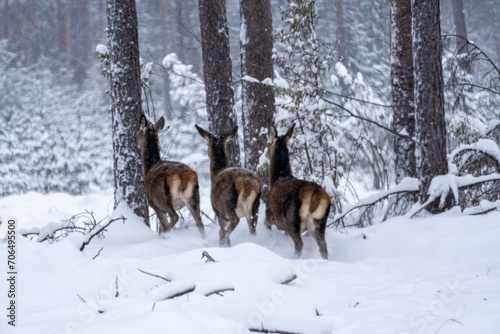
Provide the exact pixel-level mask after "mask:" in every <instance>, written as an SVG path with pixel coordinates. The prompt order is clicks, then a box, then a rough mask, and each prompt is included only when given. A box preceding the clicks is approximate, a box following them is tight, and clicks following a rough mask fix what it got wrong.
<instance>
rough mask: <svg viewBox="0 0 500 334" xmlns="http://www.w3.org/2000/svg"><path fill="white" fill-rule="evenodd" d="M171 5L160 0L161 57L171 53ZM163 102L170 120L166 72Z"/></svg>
mask: <svg viewBox="0 0 500 334" xmlns="http://www.w3.org/2000/svg"><path fill="white" fill-rule="evenodd" d="M171 11H172V6H171V3H170V0H161V1H160V13H161V15H160V16H161V37H162V43H163V44H162V52H163V54H162V58H163V57H165V56H166V55H167V54H169V53H171V52H172V50H171V47H170V46H169V41H173V40H174V39H173V38H172V36H175V32H173V31H172V27H174V26H175V25H174V24H173V22H172V14H171ZM163 103H164V104H165V116H166V117H167V120H169V121H171V120H172V119H173V110H172V104H171V100H170V79H169V77H168V74H167V73H164V74H163Z"/></svg>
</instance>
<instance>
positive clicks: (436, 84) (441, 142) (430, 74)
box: [412, 0, 448, 212]
mask: <svg viewBox="0 0 500 334" xmlns="http://www.w3.org/2000/svg"><path fill="white" fill-rule="evenodd" d="M412 19H413V22H412V24H413V25H412V28H413V52H414V53H413V55H414V56H413V65H414V77H415V112H416V122H415V131H416V137H417V142H416V157H417V173H418V177H419V182H420V184H419V200H420V202H421V203H423V202H425V201H426V200H427V199H428V197H429V195H428V190H429V185H430V183H431V180H432V179H433V177H435V176H437V175H443V174H447V173H448V165H447V160H446V127H445V117H444V91H443V86H444V83H443V69H442V65H441V54H442V45H441V28H440V20H439V0H413V6H412ZM438 204H439V203H433V204H432V205H431V206H429V207H428V209H429V211H431V212H438V211H440V210H441V209H444V208H438Z"/></svg>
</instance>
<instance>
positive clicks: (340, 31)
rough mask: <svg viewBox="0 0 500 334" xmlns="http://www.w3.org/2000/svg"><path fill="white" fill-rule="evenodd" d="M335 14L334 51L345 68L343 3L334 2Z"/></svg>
mask: <svg viewBox="0 0 500 334" xmlns="http://www.w3.org/2000/svg"><path fill="white" fill-rule="evenodd" d="M336 12H337V13H336V14H337V43H336V49H337V54H338V57H339V61H341V62H343V63H344V66H346V67H347V52H346V45H345V44H346V40H345V39H346V37H345V35H346V32H345V21H344V1H343V0H337V1H336Z"/></svg>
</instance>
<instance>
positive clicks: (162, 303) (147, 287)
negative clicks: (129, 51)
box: [0, 179, 500, 333]
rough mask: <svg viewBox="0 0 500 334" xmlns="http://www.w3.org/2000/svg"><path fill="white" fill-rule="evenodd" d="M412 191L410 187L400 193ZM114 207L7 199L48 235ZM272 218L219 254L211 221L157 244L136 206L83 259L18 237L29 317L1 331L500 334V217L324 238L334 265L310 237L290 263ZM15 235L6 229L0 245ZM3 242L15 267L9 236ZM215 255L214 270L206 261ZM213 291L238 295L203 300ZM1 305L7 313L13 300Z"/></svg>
mask: <svg viewBox="0 0 500 334" xmlns="http://www.w3.org/2000/svg"><path fill="white" fill-rule="evenodd" d="M438 183H439V184H447V183H446V182H444V181H443V182H438ZM448 184H449V182H448ZM414 186H415V185H414V180H412V179H407V180H405V181H404V182H402V183H401V184H400V185H399V187H400V188H401V189H410V188H411V189H413V188H414ZM202 190H203V189H202ZM201 193H202V206H204V208H203V209H204V210H208V209H207V208H206V206H207V202H208V201H204V200H203V199H204V196H205V195H203V194H204V193H206V192H205V191H202V192H201ZM378 196H380V195H378ZM112 202H113V201H112V195H111V194H109V193H108V194H95V195H88V196H68V195H65V194H52V195H41V194H37V193H28V194H25V195H16V196H9V197H4V198H1V199H0V212H1V214H2V218H4V219H5V218H6V217H11V216H12V217H16V219H17V224H18V228H19V229H28V228H38V229H43V228H45V226H51V224H54V223H55V222H60V221H61V220H63V219H67V218H69V217H71V216H72V215H74V214H76V213H79V212H81V211H82V210H83V209H86V210H89V211H93V212H94V213H95V215H96V218H98V220H100V219H102V218H104V217H105V216H106V215H108V214H109V203H112ZM483 204H484V205H488V204H487V203H483ZM23 208H24V209H23ZM264 212H265V208H264V205H261V209H260V216H259V224H258V226H257V235H256V236H250V235H249V234H248V227H247V226H246V225H247V224H246V223H245V222H244V221H243V222H240V224H239V225H238V227H237V228H236V230H235V231H234V232H233V234H232V245H233V246H232V247H229V248H220V247H218V228H217V227H216V226H214V225H213V224H208V221H206V219H205V218H204V220H205V223H206V224H208V225H207V226H206V228H207V239H206V240H202V239H201V238H200V237H199V232H198V230H197V228H196V227H195V225H194V222H191V221H188V222H187V223H188V224H187V225H188V226H187V228H176V229H174V230H173V231H172V232H171V233H168V234H165V235H162V236H160V237H158V236H157V235H156V233H154V232H153V231H151V230H150V229H149V228H147V227H146V226H145V225H144V224H142V223H141V222H140V221H139V219H137V218H135V217H134V216H133V214H132V213H131V212H130V210H129V209H128V208H126V207H119V208H118V209H117V211H116V212H114V213H113V215H112V217H115V218H116V217H121V216H122V215H124V216H126V217H127V220H126V221H125V222H124V223H123V222H121V221H116V222H114V223H113V224H111V225H110V226H109V227H108V229H107V231H106V232H105V237H104V238H101V239H99V238H94V239H93V240H92V242H91V243H90V244H89V245H88V246H87V247H86V248H85V250H84V251H83V252H80V251H79V250H78V249H79V245H80V243H81V240H80V239H77V238H75V237H74V236H69V237H67V238H65V239H63V240H62V241H59V242H55V243H52V244H49V243H47V242H43V243H39V242H36V241H35V240H28V239H26V238H23V237H21V236H19V235H18V238H17V250H18V253H19V254H18V259H19V269H18V272H19V276H18V277H19V281H18V286H17V289H18V292H19V294H18V296H19V297H18V305H19V312H18V321H17V326H16V328H15V330H13V329H12V328H11V327H10V326H7V324H6V321H5V319H4V320H3V321H2V322H0V332H1V333H110V332H116V333H137V332H145V333H249V330H248V329H249V328H254V329H262V328H265V329H267V330H276V331H288V332H297V333H436V332H438V333H498V332H500V318H499V317H498V314H500V243H499V242H498V240H499V239H500V224H499V222H500V212H498V211H494V212H490V213H489V214H486V215H481V216H468V215H466V214H464V213H461V212H460V210H455V209H454V210H451V211H448V212H447V213H444V214H441V215H436V216H430V217H426V218H415V219H409V218H404V217H397V218H393V219H390V220H388V221H386V222H385V223H382V224H378V225H374V226H371V227H367V228H363V229H355V228H353V229H342V230H335V229H327V231H326V240H327V243H328V248H329V254H330V259H329V260H328V261H325V260H322V259H320V256H319V252H318V250H317V246H316V245H315V244H314V241H313V239H312V238H311V237H310V236H309V235H306V236H304V251H303V255H302V257H301V258H300V259H298V260H294V259H292V256H293V242H292V241H291V239H290V238H289V237H288V236H286V235H285V234H283V233H282V232H280V231H277V230H273V231H272V232H268V231H267V230H266V229H265V227H264V224H263V222H264ZM209 215H210V213H209ZM186 217H188V215H186ZM187 219H190V218H187ZM5 231H6V230H5V226H4V225H2V226H0V236H4V234H5ZM78 235H80V234H78ZM80 236H81V235H80ZM0 244H1V245H2V246H1V247H0V249H1V251H0V258H2V259H5V258H6V247H5V245H6V244H5V240H2V241H0ZM101 248H102V250H101ZM99 250H101V252H100V254H99V255H98V256H97V257H96V258H95V259H93V257H94V256H95V255H96V254H97V253H98V252H99ZM204 251H206V252H208V253H209V254H210V256H212V257H213V258H214V259H215V260H216V262H207V261H206V258H202V253H203V252H204ZM4 262H5V261H2V263H4ZM140 270H142V271H140ZM4 272H5V270H4ZM144 272H147V273H149V274H146V273H144ZM150 274H153V275H157V276H161V277H163V278H166V279H169V280H171V282H167V281H166V280H164V279H162V278H159V277H155V276H152V275H150ZM294 275H296V276H297V278H296V279H295V280H293V281H292V282H290V283H289V284H286V285H283V284H281V283H282V282H284V281H286V280H288V279H290V278H291V277H293V276H294ZM2 282H4V280H2ZM1 287H2V290H3V291H6V290H5V287H4V285H3V283H2V285H1ZM193 288H194V290H193V291H192V292H189V293H187V294H184V295H181V296H179V297H174V298H171V299H166V298H168V297H170V296H172V295H175V294H178V293H181V292H183V291H186V290H191V289H193ZM216 290H227V291H224V292H221V293H220V294H211V295H209V296H206V295H207V294H210V293H211V292H213V291H216ZM0 300H1V303H2V305H6V304H5V303H6V294H4V293H2V297H0Z"/></svg>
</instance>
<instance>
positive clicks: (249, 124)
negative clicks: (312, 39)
mask: <svg viewBox="0 0 500 334" xmlns="http://www.w3.org/2000/svg"><path fill="white" fill-rule="evenodd" d="M240 16H241V32H240V46H241V76H242V78H243V81H242V95H243V96H242V109H243V137H244V150H245V168H248V169H251V170H254V171H255V170H257V167H258V164H259V158H260V156H261V154H262V153H263V152H264V150H265V148H266V143H267V131H268V129H269V127H270V126H271V124H272V122H273V116H274V113H275V111H276V107H275V105H274V89H273V87H272V86H271V85H270V84H266V83H263V81H264V80H266V79H267V80H269V81H270V80H273V78H274V73H273V62H272V48H273V42H272V12H271V1H270V0H240ZM259 178H260V180H261V182H263V184H265V185H267V184H268V181H269V180H268V177H267V175H259ZM266 190H267V187H266V186H264V197H266V194H267V191H266Z"/></svg>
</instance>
